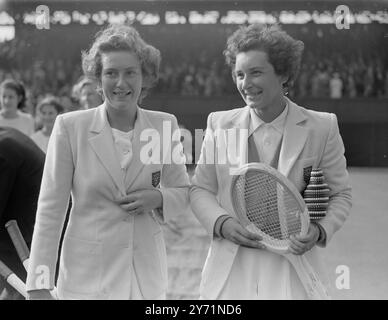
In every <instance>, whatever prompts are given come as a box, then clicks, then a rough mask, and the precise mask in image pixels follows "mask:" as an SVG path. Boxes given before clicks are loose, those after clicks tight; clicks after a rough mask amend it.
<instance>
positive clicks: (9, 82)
mask: <svg viewBox="0 0 388 320" xmlns="http://www.w3.org/2000/svg"><path fill="white" fill-rule="evenodd" d="M3 89H11V90H13V91H15V92H16V94H17V95H18V96H19V97H20V98H21V99H20V101H19V103H18V107H17V108H18V109H23V108H24V107H25V105H26V99H27V98H26V89H25V88H24V85H23V83H22V82H20V81H17V80H14V79H6V80H4V81H3V82H2V83H1V84H0V91H1V90H3Z"/></svg>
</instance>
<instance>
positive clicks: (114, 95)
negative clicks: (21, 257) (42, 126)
mask: <svg viewBox="0 0 388 320" xmlns="http://www.w3.org/2000/svg"><path fill="white" fill-rule="evenodd" d="M159 63H160V52H159V50H157V49H155V48H154V47H152V46H150V45H148V44H146V43H145V42H144V41H143V40H142V39H141V37H140V35H139V34H138V32H137V31H136V30H135V29H133V28H132V27H128V26H110V27H108V28H106V29H105V30H103V31H102V32H100V33H99V34H98V36H97V38H96V40H95V42H94V43H93V45H92V46H91V48H90V50H89V51H88V52H84V53H83V68H84V72H85V74H86V76H89V77H92V78H94V79H95V80H96V81H97V83H98V84H99V86H100V89H101V91H102V94H103V96H104V103H103V104H102V105H100V106H99V107H97V108H94V109H90V110H82V111H75V112H70V113H67V114H63V115H60V116H58V118H57V120H56V122H55V125H54V129H53V132H52V135H51V138H50V142H49V145H48V150H47V156H46V163H45V168H44V174H43V179H42V185H41V191H40V196H39V202H38V210H37V217H36V224H35V228H34V234H33V240H32V248H31V256H30V261H29V270H28V277H27V291H28V293H29V297H30V299H45V298H47V299H49V298H50V297H51V296H50V292H49V290H51V289H53V288H54V285H55V283H54V282H55V268H56V263H57V251H58V246H59V241H60V235H61V230H62V227H63V223H64V220H65V214H66V210H67V205H68V201H69V197H70V195H71V197H72V202H73V203H72V208H71V212H70V218H69V223H68V226H67V229H66V233H65V236H64V240H63V244H62V251H61V255H60V265H59V275H58V282H57V296H58V298H60V299H163V298H165V294H166V289H167V263H166V249H165V244H164V240H163V234H162V230H161V227H160V224H161V223H165V222H166V221H168V220H169V219H171V218H173V217H174V215H177V214H179V213H181V212H183V211H184V209H185V207H186V206H187V204H188V186H189V179H188V175H187V172H186V168H185V165H184V156H183V153H182V146H181V145H180V142H179V141H180V139H179V138H180V136H179V131H178V124H177V120H176V118H175V117H174V116H173V115H170V114H167V113H163V112H155V111H148V110H145V109H142V108H140V107H139V105H138V103H139V101H140V100H141V98H142V97H143V96H144V94H145V93H146V91H147V90H148V89H149V88H150V87H151V86H152V85H153V84H154V83H155V82H156V79H157V76H158V70H159Z"/></svg>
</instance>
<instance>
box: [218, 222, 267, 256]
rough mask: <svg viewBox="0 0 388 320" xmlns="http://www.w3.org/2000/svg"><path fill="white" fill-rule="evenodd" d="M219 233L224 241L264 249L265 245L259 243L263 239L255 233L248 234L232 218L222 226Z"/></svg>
mask: <svg viewBox="0 0 388 320" xmlns="http://www.w3.org/2000/svg"><path fill="white" fill-rule="evenodd" d="M220 233H221V235H222V236H223V237H224V238H225V239H228V240H230V241H232V242H234V243H235V244H238V245H240V246H243V247H248V248H257V249H265V245H264V244H262V243H260V242H259V241H261V240H263V238H262V237H261V236H259V235H257V234H255V233H252V232H249V231H248V230H247V229H245V228H244V227H243V226H242V225H241V224H240V222H238V221H237V220H236V219H234V218H231V219H228V220H226V221H225V222H224V223H223V224H222V227H221V230H220Z"/></svg>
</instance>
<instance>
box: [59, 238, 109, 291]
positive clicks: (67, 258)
mask: <svg viewBox="0 0 388 320" xmlns="http://www.w3.org/2000/svg"><path fill="white" fill-rule="evenodd" d="M101 255H102V244H101V243H100V242H97V241H88V240H83V239H78V238H74V237H72V236H67V237H66V239H65V241H64V244H63V249H62V255H61V267H60V275H59V280H58V282H60V284H61V286H62V287H63V290H65V291H70V292H74V293H81V294H98V291H99V287H100V282H101V267H102V264H101V260H102V259H101ZM58 285H59V284H58Z"/></svg>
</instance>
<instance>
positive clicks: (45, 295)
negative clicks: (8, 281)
mask: <svg viewBox="0 0 388 320" xmlns="http://www.w3.org/2000/svg"><path fill="white" fill-rule="evenodd" d="M27 300H55V298H54V297H53V296H52V295H51V292H50V290H48V289H40V290H31V291H28V292H27Z"/></svg>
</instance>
